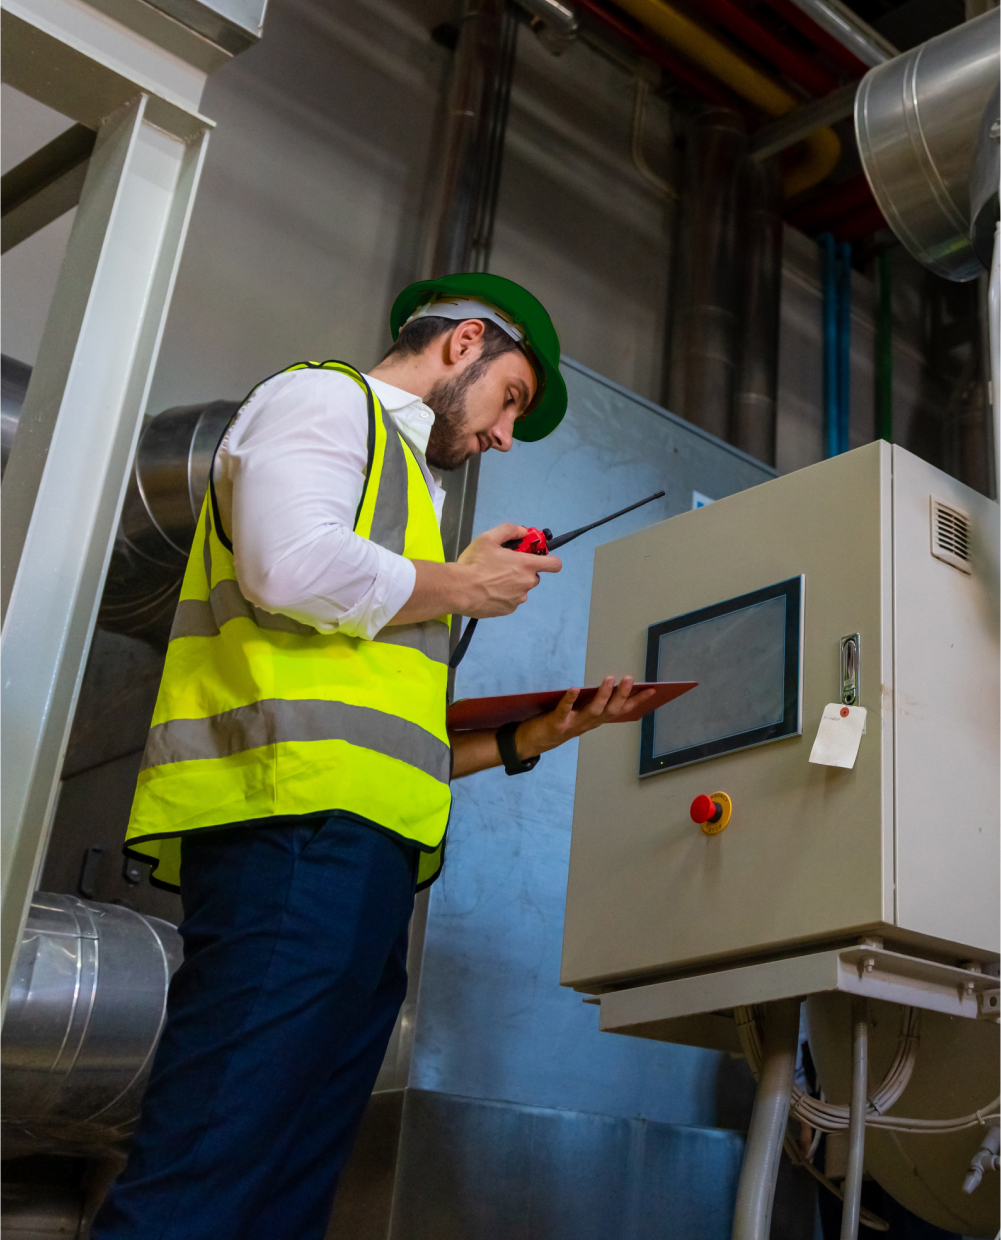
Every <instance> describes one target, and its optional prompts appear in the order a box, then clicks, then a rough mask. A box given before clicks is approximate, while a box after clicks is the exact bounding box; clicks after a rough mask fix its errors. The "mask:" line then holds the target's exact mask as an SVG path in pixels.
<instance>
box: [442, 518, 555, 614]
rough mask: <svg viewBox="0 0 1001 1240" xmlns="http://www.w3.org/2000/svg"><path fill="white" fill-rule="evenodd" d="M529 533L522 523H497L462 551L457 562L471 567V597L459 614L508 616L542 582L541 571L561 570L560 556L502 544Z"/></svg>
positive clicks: (465, 566)
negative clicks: (519, 549)
mask: <svg viewBox="0 0 1001 1240" xmlns="http://www.w3.org/2000/svg"><path fill="white" fill-rule="evenodd" d="M527 533H528V530H527V529H526V528H525V526H523V525H511V524H506V525H498V526H496V527H495V528H494V529H492V530H487V531H486V533H484V534H481V535H480V536H479V538H474V539H473V541H472V542H471V543H470V544H469V546H468V547H467V548H466V549H465V551H463V553H462V555H460V556H459V559H458V560H457V561H456V563H457V564H459V565H461V566H462V567H464V568H466V569H468V570H470V581H469V585H468V589H469V591H470V594H471V597H470V599H469V601H468V602H467V605H466V606H465V607H463V608H462V609H461V610H459V612H458V614H459V615H462V616H471V617H476V618H477V619H479V620H485V619H487V617H489V616H509V615H510V614H511V613H512V612H513V611H515V610H516V609H517V608H518V607H520V606H521V604H522V603H524V602H525V600H526V599H527V598H528V592H529V590H534V589H535V587H536V586H537V585H538V584H539V574H540V573H558V572H559V571H560V569H561V568H562V567H563V562H562V560H560V559H559V557H558V556H555V555H527V554H526V553H525V552H524V551H512V550H510V548H508V547H504V546H503V545H502V544H503V543H506V542H510V541H511V540H512V539H514V538H517V539H521V538H524V536H525V535H526V534H527Z"/></svg>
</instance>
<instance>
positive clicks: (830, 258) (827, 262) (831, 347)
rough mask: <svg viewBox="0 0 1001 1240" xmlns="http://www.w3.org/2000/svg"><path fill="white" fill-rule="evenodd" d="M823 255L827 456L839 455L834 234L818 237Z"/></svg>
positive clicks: (836, 293)
mask: <svg viewBox="0 0 1001 1240" xmlns="http://www.w3.org/2000/svg"><path fill="white" fill-rule="evenodd" d="M817 244H818V245H819V246H820V256H821V304H822V308H821V313H822V316H823V342H824V360H823V392H824V394H823V413H824V456H825V457H829V456H837V455H838V290H837V279H836V274H835V266H836V264H835V253H834V238H833V237H832V236H831V234H830V233H821V235H820V236H819V237H818V238H817Z"/></svg>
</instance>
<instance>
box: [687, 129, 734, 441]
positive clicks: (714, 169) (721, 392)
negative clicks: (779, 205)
mask: <svg viewBox="0 0 1001 1240" xmlns="http://www.w3.org/2000/svg"><path fill="white" fill-rule="evenodd" d="M746 147H747V138H746V135H745V134H744V130H743V126H742V124H741V122H740V118H739V117H738V116H737V115H736V114H735V113H733V112H730V111H728V110H724V109H721V108H720V109H714V110H712V111H709V112H704V113H703V114H702V115H701V116H699V117H697V118H696V120H695V121H694V122H693V123H692V125H691V128H690V131H689V136H688V145H687V150H686V153H685V172H684V178H685V180H684V194H683V195H682V214H681V229H680V241H679V244H678V247H677V253H678V272H677V276H676V278H675V281H674V293H675V300H674V306H673V324H672V330H671V360H670V366H669V387H668V394H667V405H668V407H669V408H671V409H674V410H675V412H677V413H680V414H681V416H682V417H684V418H686V419H687V420H688V421H689V422H694V423H695V424H696V426H701V427H702V429H703V430H707V431H709V432H710V434H712V435H716V436H718V437H719V438H720V439H727V438H729V435H730V429H731V426H730V423H731V409H732V407H733V392H734V371H735V368H736V318H737V309H738V300H737V297H738V288H739V278H738V264H737V236H736V220H737V210H736V195H737V183H738V176H739V173H740V168H741V165H742V163H743V162H744V159H745V151H746Z"/></svg>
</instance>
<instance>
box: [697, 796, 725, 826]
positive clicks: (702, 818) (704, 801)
mask: <svg viewBox="0 0 1001 1240" xmlns="http://www.w3.org/2000/svg"><path fill="white" fill-rule="evenodd" d="M722 817H723V806H722V805H720V804H719V803H718V802H716V801H714V800H713V799H712V797H709V796H706V795H705V793H703V794H702V796H698V797H696V798H695V800H694V801H693V802H692V822H697V823H698V824H699V825H700V826H701V825H702V823H704V822H719V820H720V819H721V818H722Z"/></svg>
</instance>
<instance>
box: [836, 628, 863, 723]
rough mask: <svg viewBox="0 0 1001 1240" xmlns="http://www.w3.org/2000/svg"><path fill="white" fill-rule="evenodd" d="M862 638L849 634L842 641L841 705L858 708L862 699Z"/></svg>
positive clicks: (856, 634)
mask: <svg viewBox="0 0 1001 1240" xmlns="http://www.w3.org/2000/svg"><path fill="white" fill-rule="evenodd" d="M861 664H862V638H861V636H860V635H859V634H858V633H849V635H848V636H847V637H842V639H841V705H842V706H858V705H859V703H860V699H861V697H862V666H861Z"/></svg>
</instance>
